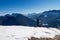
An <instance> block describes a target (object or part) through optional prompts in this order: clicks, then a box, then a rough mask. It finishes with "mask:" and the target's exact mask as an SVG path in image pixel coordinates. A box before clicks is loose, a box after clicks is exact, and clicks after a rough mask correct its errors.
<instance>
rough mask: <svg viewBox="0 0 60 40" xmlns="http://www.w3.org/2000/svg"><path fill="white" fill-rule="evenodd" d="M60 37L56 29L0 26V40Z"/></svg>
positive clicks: (59, 31) (59, 32)
mask: <svg viewBox="0 0 60 40" xmlns="http://www.w3.org/2000/svg"><path fill="white" fill-rule="evenodd" d="M56 35H60V30H59V29H57V28H45V27H28V26H0V40H28V38H29V39H30V38H31V37H35V38H53V37H55V36H56Z"/></svg>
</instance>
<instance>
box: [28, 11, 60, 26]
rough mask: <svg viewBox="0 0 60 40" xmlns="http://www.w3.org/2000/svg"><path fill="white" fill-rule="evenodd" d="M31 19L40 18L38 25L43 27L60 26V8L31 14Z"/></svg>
mask: <svg viewBox="0 0 60 40" xmlns="http://www.w3.org/2000/svg"><path fill="white" fill-rule="evenodd" d="M30 15H32V16H29V15H28V17H29V18H31V19H36V20H38V21H39V22H38V25H39V26H42V27H60V10H50V11H45V12H43V13H40V14H30Z"/></svg>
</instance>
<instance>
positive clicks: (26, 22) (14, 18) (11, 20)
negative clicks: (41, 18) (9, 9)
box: [0, 13, 35, 26]
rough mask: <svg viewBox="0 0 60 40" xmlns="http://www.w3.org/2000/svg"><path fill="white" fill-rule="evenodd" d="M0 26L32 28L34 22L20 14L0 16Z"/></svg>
mask: <svg viewBox="0 0 60 40" xmlns="http://www.w3.org/2000/svg"><path fill="white" fill-rule="evenodd" d="M0 25H23V26H34V25H35V21H34V20H32V19H30V18H28V17H26V16H23V15H22V14H18V13H13V14H11V15H9V14H7V15H5V16H0Z"/></svg>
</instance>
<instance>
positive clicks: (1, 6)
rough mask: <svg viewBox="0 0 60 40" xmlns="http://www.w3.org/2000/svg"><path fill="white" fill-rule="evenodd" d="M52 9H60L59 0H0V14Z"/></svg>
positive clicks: (37, 11)
mask: <svg viewBox="0 0 60 40" xmlns="http://www.w3.org/2000/svg"><path fill="white" fill-rule="evenodd" d="M53 9H56V10H59V9H60V0H0V15H4V14H9V13H10V14H11V13H22V14H28V13H39V12H43V11H47V10H53Z"/></svg>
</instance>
